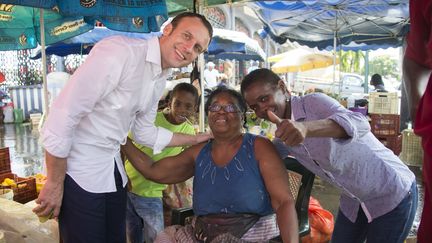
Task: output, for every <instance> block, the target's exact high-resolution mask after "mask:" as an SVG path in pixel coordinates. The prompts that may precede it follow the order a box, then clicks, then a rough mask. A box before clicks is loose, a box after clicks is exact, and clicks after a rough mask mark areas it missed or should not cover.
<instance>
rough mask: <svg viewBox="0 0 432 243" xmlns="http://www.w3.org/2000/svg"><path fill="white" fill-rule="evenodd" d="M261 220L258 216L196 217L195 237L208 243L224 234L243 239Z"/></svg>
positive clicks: (221, 215) (216, 215)
mask: <svg viewBox="0 0 432 243" xmlns="http://www.w3.org/2000/svg"><path fill="white" fill-rule="evenodd" d="M259 219H260V216H259V215H256V214H245V213H243V214H210V215H204V216H198V217H196V221H195V226H194V236H195V238H196V239H197V240H198V241H199V242H204V243H208V242H211V241H212V240H213V239H214V238H216V237H217V236H219V235H222V234H231V235H233V236H234V237H237V238H239V239H240V238H241V237H242V236H243V235H244V234H245V233H246V232H247V231H248V230H249V229H250V228H251V227H252V226H254V225H255V223H256V222H257V221H258V220H259Z"/></svg>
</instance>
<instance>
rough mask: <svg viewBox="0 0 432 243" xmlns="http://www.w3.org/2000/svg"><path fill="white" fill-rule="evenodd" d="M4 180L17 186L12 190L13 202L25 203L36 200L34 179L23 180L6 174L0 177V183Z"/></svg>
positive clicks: (11, 174)
mask: <svg viewBox="0 0 432 243" xmlns="http://www.w3.org/2000/svg"><path fill="white" fill-rule="evenodd" d="M6 178H9V179H12V180H14V181H15V183H16V184H17V186H16V188H12V190H13V193H14V196H13V200H14V201H16V202H19V203H27V202H30V201H32V200H34V199H36V198H37V193H36V180H35V178H31V177H29V178H23V177H18V176H17V175H15V174H13V173H6V174H1V175H0V182H2V181H4V179H6ZM3 188H4V187H3Z"/></svg>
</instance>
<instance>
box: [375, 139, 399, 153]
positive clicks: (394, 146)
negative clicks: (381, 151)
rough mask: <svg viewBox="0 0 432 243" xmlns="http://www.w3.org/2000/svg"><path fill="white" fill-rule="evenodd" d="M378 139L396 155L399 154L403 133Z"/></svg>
mask: <svg viewBox="0 0 432 243" xmlns="http://www.w3.org/2000/svg"><path fill="white" fill-rule="evenodd" d="M378 140H379V141H380V142H381V143H382V144H384V146H386V147H387V148H389V149H390V150H391V151H393V153H394V154H395V155H399V154H400V152H401V149H402V135H396V136H389V137H382V138H378Z"/></svg>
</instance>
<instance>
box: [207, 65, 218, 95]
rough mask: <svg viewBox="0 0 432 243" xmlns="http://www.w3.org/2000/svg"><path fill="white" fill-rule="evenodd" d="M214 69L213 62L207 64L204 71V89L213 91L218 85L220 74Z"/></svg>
mask: <svg viewBox="0 0 432 243" xmlns="http://www.w3.org/2000/svg"><path fill="white" fill-rule="evenodd" d="M214 67H215V64H214V63H213V62H208V63H207V68H206V69H205V70H204V81H205V86H204V87H205V88H207V89H213V88H214V87H216V86H217V85H218V79H219V76H220V73H219V71H218V70H216V69H215V68H214Z"/></svg>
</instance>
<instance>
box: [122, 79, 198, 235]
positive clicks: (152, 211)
mask: <svg viewBox="0 0 432 243" xmlns="http://www.w3.org/2000/svg"><path fill="white" fill-rule="evenodd" d="M197 104H198V92H197V90H196V88H195V87H194V86H193V85H191V84H188V83H180V84H177V85H176V86H175V87H174V89H173V91H172V93H171V97H170V98H169V101H168V107H167V109H165V111H163V112H158V113H157V115H156V120H155V125H156V126H159V127H164V128H166V129H168V130H170V131H172V132H177V133H186V134H195V130H194V127H193V125H192V124H191V123H190V121H189V118H190V117H191V116H192V114H193V113H194V112H195V111H196V109H197ZM188 117H189V118H188ZM135 145H136V146H137V147H138V148H139V149H140V150H141V151H143V152H144V153H146V154H147V155H149V156H150V157H151V158H152V159H153V160H154V161H158V160H160V159H162V158H165V157H168V156H174V155H177V154H179V153H180V152H181V151H182V150H183V147H167V148H165V149H164V150H163V151H162V152H161V153H159V154H153V150H152V149H151V148H148V147H145V146H143V145H140V144H135ZM125 169H126V173H127V175H128V177H129V179H130V182H131V185H132V188H131V189H130V191H129V192H128V200H127V212H126V232H127V237H128V240H129V242H131V243H142V242H144V241H145V242H146V243H151V242H153V241H154V239H155V238H156V235H157V233H159V232H160V231H162V230H163V229H164V218H163V204H162V196H163V190H165V189H166V188H167V185H164V184H158V183H155V182H152V181H149V180H147V179H145V178H144V177H143V176H142V175H141V174H140V173H139V172H138V171H137V170H136V169H135V168H134V167H133V165H132V164H131V163H130V162H129V161H127V160H126V162H125ZM186 206H190V205H186Z"/></svg>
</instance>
